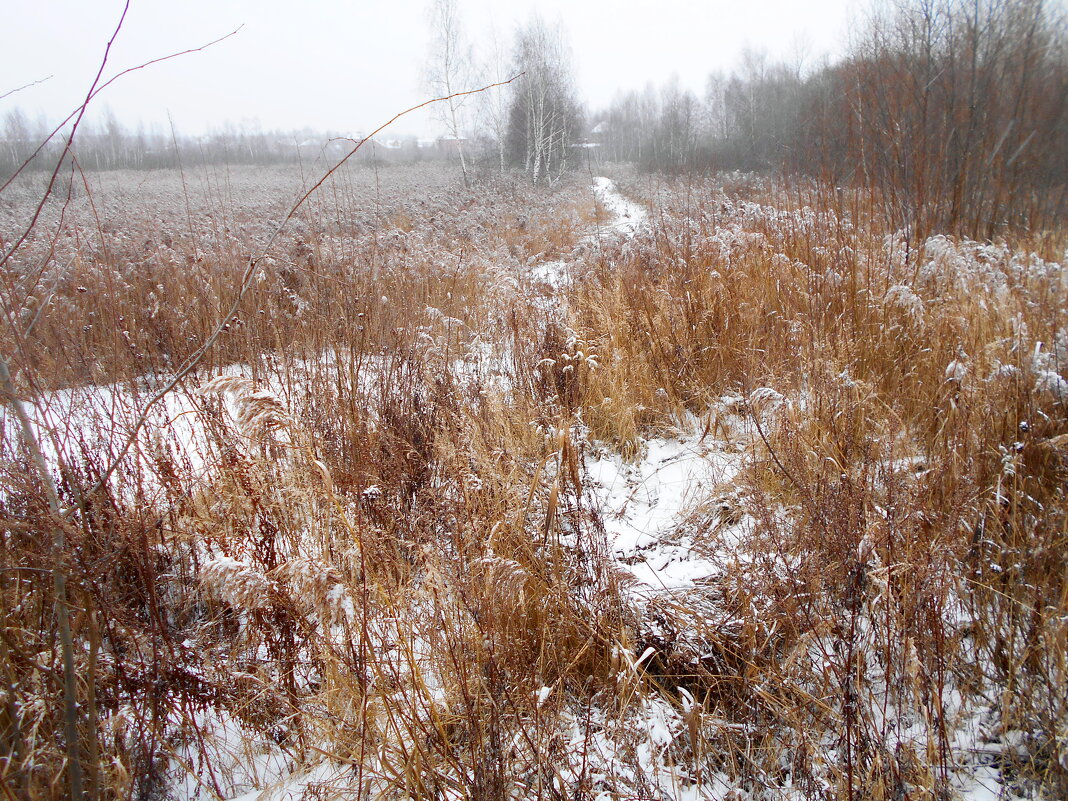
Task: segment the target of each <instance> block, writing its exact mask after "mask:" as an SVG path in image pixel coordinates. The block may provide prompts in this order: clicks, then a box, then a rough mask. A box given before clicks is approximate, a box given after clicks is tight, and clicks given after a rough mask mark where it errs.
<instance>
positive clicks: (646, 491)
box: [586, 434, 742, 592]
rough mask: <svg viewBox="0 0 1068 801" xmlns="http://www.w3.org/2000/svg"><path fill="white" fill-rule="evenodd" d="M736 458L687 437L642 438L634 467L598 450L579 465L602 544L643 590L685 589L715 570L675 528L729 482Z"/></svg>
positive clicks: (720, 446) (719, 446)
mask: <svg viewBox="0 0 1068 801" xmlns="http://www.w3.org/2000/svg"><path fill="white" fill-rule="evenodd" d="M741 458H742V456H741V454H739V453H738V452H737V451H736V450H734V449H733V447H732V446H729V445H727V444H726V443H722V442H710V441H708V440H707V438H703V437H702V436H700V435H699V434H689V435H683V436H680V437H679V438H677V439H652V440H648V441H647V442H646V452H645V455H644V457H643V458H642V459H641V460H640V461H638V462H637V463H635V464H627V463H626V462H624V461H623V459H622V457H620V456H619V455H618V454H609V453H606V452H601V453H599V454H597V455H596V456H594V457H593V458H590V459H588V460H587V463H586V469H587V473H588V475H589V482H590V491H591V492H592V493H593V495H594V497H595V498H596V501H597V506H598V508H599V509H600V511H601V515H602V518H603V520H604V527H605V531H606V532H607V534H608V540H609V544H610V545H611V547H612V550H613V553H614V555H615V557H616V559H617V560H619V562H620V564H621V566H622V567H623V569H625V570H627V571H628V572H630V573H631V575H633V576H634V578H635V579H636V580H637V581H638V582H639V584H640V585H642V591H643V592H644V591H648V590H650V589H651V590H675V589H683V588H688V587H692V586H694V585H695V583H696V582H698V581H700V580H701V579H702V578H706V577H708V576H710V575H712V574H714V573H715V572H716V569H717V567H716V563H715V562H714V561H712V560H710V559H708V558H705V557H703V556H699V555H697V554H695V553H694V552H693V548H692V542H691V540H690V538H689V536H688V535H685V534H680V532H679V525H680V523H682V522H683V521H684V520H685V519H686V517H687V516H688V514H689V513H690V512H693V511H695V510H696V509H697V508H698V506H699V504H701V502H703V501H705V500H707V499H708V497H709V496H710V495H711V494H712V493H713V492H714V490H715V489H716V488H717V487H721V486H724V485H726V484H727V483H728V482H729V481H730V480H731V479H732V478H733V477H734V475H735V474H736V473H737V472H738V470H739V468H740V467H741ZM676 535H678V536H676Z"/></svg>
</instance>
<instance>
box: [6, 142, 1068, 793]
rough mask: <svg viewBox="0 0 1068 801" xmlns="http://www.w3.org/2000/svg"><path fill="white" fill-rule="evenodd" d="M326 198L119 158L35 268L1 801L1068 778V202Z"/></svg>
mask: <svg viewBox="0 0 1068 801" xmlns="http://www.w3.org/2000/svg"><path fill="white" fill-rule="evenodd" d="M604 176H607V177H608V178H610V179H611V180H608V178H605V177H604ZM317 179H318V174H317V173H315V168H314V167H305V168H298V167H278V168H271V169H267V168H253V167H248V168H245V167H242V168H231V169H223V168H218V167H204V168H197V169H195V170H190V171H187V172H185V173H181V172H178V171H143V172H133V171H130V172H124V171H114V172H101V173H90V174H88V175H87V177H85V179H84V181H83V180H82V179H80V178H79V179H78V181H76V182H75V183H74V184H73V185H72V189H71V191H70V192H69V193H67V192H64V193H60V194H59V195H58V196H53V198H52V199H50V200H49V201H48V202H47V203H46V204H45V205H44V206H43V207H42V208H41V211H40V215H39V218H38V219H37V222H36V226H35V227H34V229H33V233H32V235H31V236H30V237H29V238H28V239H27V240H26V241H25V243H23V244H22V245H21V247H19V248H18V250H17V251H16V253H15V256H14V257H13V259H12V260H11V262H10V263H9V264H8V266H7V267H6V269H5V272H4V275H3V288H2V292H3V301H4V312H5V315H6V317H7V321H8V325H7V326H5V327H4V328H3V333H2V334H0V342H2V348H3V353H5V354H14V355H13V356H12V357H11V358H10V365H11V372H12V375H13V379H12V381H13V389H14V390H15V396H16V397H18V398H19V399H20V400H21V402H22V404H24V407H23V410H24V413H25V416H24V418H23V419H20V416H19V409H18V408H17V406H18V405H17V404H16V403H15V402H14V400H13V399H12V398H11V397H9V398H8V399H7V401H6V403H5V406H4V407H3V413H2V417H0V425H2V428H0V434H2V438H0V472H2V479H0V481H2V483H0V605H2V612H3V620H4V624H3V628H2V630H0V677H2V682H0V786H2V788H3V790H2V793H3V797H6V798H10V799H23V798H53V797H55V798H59V797H63V795H64V793H65V792H66V789H65V788H66V785H65V784H64V781H65V780H64V778H63V777H64V774H65V771H66V770H67V764H68V761H69V760H71V759H76V760H77V761H78V763H79V764H80V765H81V766H82V769H83V772H84V781H85V783H86V787H87V788H89V790H90V791H91V792H93V793H95V794H96V795H95V797H98V798H123V799H126V798H131V799H132V798H138V799H157V798H158V799H171V798H173V799H183V801H184V799H190V798H201V799H231V798H238V797H241V798H246V799H256V798H262V799H282V798H287V799H289V798H292V799H296V798H306V799H332V798H338V799H340V798H365V797H366V798H371V799H379V798H381V799H386V798H415V799H431V798H434V799H445V798H448V799H466V798H472V799H504V798H514V799H528V798H529V799H533V798H538V799H543V798H544V799H563V798H575V799H680V801H681V800H682V799H708V798H715V799H725V800H726V799H730V801H742V800H743V799H752V800H753V801H756V799H850V801H851V800H852V799H887V800H889V799H921V798H924V799H926V798H930V799H940V800H941V799H951V798H965V799H987V798H1016V797H1021V798H1035V797H1048V798H1063V797H1065V796H1066V795H1068V570H1066V562H1065V554H1066V552H1068V551H1066V544H1068V543H1066V533H1068V497H1066V491H1068V304H1066V303H1065V298H1066V297H1068V234H1066V232H1065V230H1063V229H1057V230H1041V231H1031V232H1029V233H1026V234H1018V235H1012V236H1009V237H1008V238H1002V239H996V240H994V241H991V242H983V243H979V242H973V241H969V240H966V239H961V238H956V237H949V236H944V235H939V234H936V235H932V236H929V237H927V238H925V239H924V240H923V241H920V242H915V241H911V240H910V239H909V237H908V236H907V235H906V234H904V233H902V232H901V231H898V230H895V229H894V227H893V226H892V225H890V224H889V223H888V221H887V214H886V213H885V209H886V204H885V203H884V200H883V199H882V198H880V197H879V196H878V194H877V193H876V192H875V191H861V190H848V189H839V190H837V191H830V192H826V191H823V190H821V189H819V188H818V186H817V185H816V184H814V183H808V182H806V181H804V180H801V179H798V180H796V181H793V182H787V181H785V180H774V181H773V180H771V179H768V178H763V177H756V176H751V175H747V174H739V173H732V174H718V175H715V174H708V175H703V176H700V177H698V176H694V175H689V176H682V177H677V178H668V177H664V176H653V175H647V174H639V173H636V172H634V171H633V170H632V169H629V168H624V167H620V166H613V165H603V166H602V167H601V168H600V169H598V170H587V171H576V172H574V173H572V174H568V175H565V176H564V177H562V178H561V179H560V180H559V181H558V182H557V183H555V184H554V185H553V186H552V187H548V186H545V185H539V186H538V187H537V188H534V187H532V186H530V184H529V182H527V181H525V180H524V178H523V176H522V175H520V174H518V173H516V174H507V175H482V176H476V177H475V179H474V180H473V181H471V183H470V185H465V182H463V181H461V179H460V176H459V175H458V174H457V173H456V172H455V171H453V170H451V169H449V168H448V167H446V166H445V165H443V164H440V163H439V164H426V165H419V164H415V165H406V166H403V165H402V166H396V165H394V166H389V167H382V168H380V169H377V170H376V169H373V168H372V167H370V166H366V165H361V166H359V167H354V168H351V169H342V170H340V171H338V172H337V173H335V174H334V175H333V176H332V177H331V178H330V179H329V180H328V181H327V182H326V183H325V184H323V186H322V187H320V188H319V189H318V190H317V191H316V192H315V193H313V194H312V195H311V196H310V197H309V199H308V201H307V202H306V203H304V204H303V205H302V206H300V208H299V209H297V210H296V212H295V213H292V214H291V213H290V212H291V209H292V208H293V204H294V201H295V200H296V199H297V198H298V197H299V196H300V195H301V193H302V192H304V191H306V190H307V189H308V188H310V187H312V186H313V185H314V183H315V181H316V180H317ZM23 180H24V182H23V183H17V184H14V185H13V186H12V187H10V188H9V189H8V190H7V191H5V192H4V193H3V195H2V197H0V237H2V240H3V244H4V249H5V250H6V249H7V248H8V247H9V246H10V245H11V243H12V242H14V241H16V239H17V237H18V235H19V234H20V232H22V231H25V230H27V228H28V227H29V225H30V220H31V218H32V216H33V214H34V210H35V204H36V203H37V202H38V201H39V200H40V198H41V197H42V186H41V184H40V180H38V179H37V178H33V177H31V178H29V179H23ZM201 352H202V355H201V356H198V358H197V359H196V360H195V363H191V362H190V361H189V357H190V355H191V354H199V353H201ZM176 377H178V379H179V380H177V381H176V380H175V378H176ZM8 394H10V393H8ZM31 434H32V436H30V435H31ZM35 442H36V444H38V445H39V447H40V451H41V454H42V458H41V461H40V463H38V462H37V461H36V460H35V459H34V447H35V444H34V443H35ZM42 467H43V468H44V469H43V470H42V469H41V468H42ZM50 486H54V487H55V497H54V498H53V497H51V493H50ZM64 583H65V588H64V587H63V586H62V585H63V584H64ZM57 593H58V595H57ZM64 593H65V594H66V603H65V604H64V603H63V602H62V600H63V599H62V596H63V594H64ZM57 599H58V601H59V602H58V603H57ZM57 610H58V612H57ZM64 621H68V622H69V625H70V627H71V633H70V637H71V640H72V642H73V654H72V659H73V664H72V665H66V666H65V665H64V661H63V650H64V649H63V647H62V640H63V639H64V637H65V636H66V635H65V634H64V633H63V632H64ZM72 668H73V670H72ZM71 675H74V676H75V677H76V682H75V684H74V686H73V689H72V690H71V689H70V688H68V692H73V693H74V694H75V695H76V697H77V702H78V705H77V715H76V719H73V720H72V719H71V718H70V716H69V715H68V716H67V717H66V718H65V715H64V692H65V690H64V681H65V677H69V676H71ZM72 726H73V728H72Z"/></svg>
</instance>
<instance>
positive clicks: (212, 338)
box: [63, 75, 519, 516]
mask: <svg viewBox="0 0 1068 801" xmlns="http://www.w3.org/2000/svg"><path fill="white" fill-rule="evenodd" d="M518 77H519V75H515V76H513V77H511V78H509V79H508V80H507V81H499V82H497V83H491V84H489V85H488V86H483V87H482V88H480V89H470V90H468V91H464V92H455V93H454V94H451V95H446V96H444V97H436V98H433V99H431V100H426V101H424V102H422V103H419V104H418V105H415V106H412V107H411V108H409V109H405V110H404V111H402V112H400V113H399V114H396V115H394V116H393V117H392V118H391V119H390V120H389V121H388V122H385V123H383V124H382V125H380V126H378V127H377V128H375V129H374V130H373V131H372V132H371V133H370V134H368V135H367V136H366V137H364V138H363V139H359V140H356V139H352V138H349V137H338V138H337V139H339V140H342V141H350V142H354V143H355V146H354V147H353V148H352V149H351V150H350V151H349V152H348V154H346V155H345V157H344V158H342V159H341V160H340V161H338V162H337V163H336V164H334V166H333V167H331V168H330V169H328V170H327V171H326V172H325V173H323V175H322V177H320V178H319V180H318V181H316V182H315V183H314V184H313V185H312V186H311V188H310V189H308V190H306V191H305V192H303V193H302V194H301V195H300V197H298V198H297V200H296V202H295V203H294V204H293V205H292V206H291V207H290V209H289V211H288V212H287V213H286V215H285V217H283V218H282V221H281V222H280V223H279V224H278V226H277V227H276V228H275V230H274V232H273V233H272V234H271V236H270V238H269V239H268V240H267V243H266V244H265V245H264V246H263V248H261V250H260V253H259V255H257V256H252V257H250V258H249V260H248V266H246V267H245V272H244V274H243V275H242V276H241V283H240V285H239V286H238V290H237V296H236V297H235V298H234V301H233V303H231V304H230V308H229V310H228V311H227V312H226V314H224V315H223V316H222V317H221V318H220V319H219V321H218V322H217V323H216V324H215V328H214V329H213V330H212V332H211V334H210V335H209V336H208V338H207V339H206V340H204V343H203V344H202V345H201V346H200V347H198V348H197V349H196V350H195V351H193V353H191V354H190V355H189V356H188V357H186V359H185V361H183V362H182V364H181V365H179V367H178V369H177V370H176V371H175V373H174V376H173V377H172V378H171V379H170V380H169V381H167V383H166V384H165V385H164V387H163V388H162V389H160V390H159V391H158V392H156V393H155V394H154V395H153V396H152V397H151V398H149V400H148V402H147V403H146V404H145V406H144V408H143V409H142V410H141V413H140V415H138V417H137V420H136V421H135V422H134V425H133V428H132V429H131V430H130V432H129V434H128V435H127V437H126V441H125V442H124V443H123V446H122V448H120V449H119V452H118V454H117V455H116V456H115V458H114V459H112V461H111V463H110V464H109V465H108V467H107V469H106V470H104V472H102V473H101V474H100V478H99V479H97V481H96V483H95V484H93V486H92V487H91V488H90V489H89V490H88V491H87V492H86V493H85V496H89V495H93V494H95V493H97V492H99V491H100V490H101V489H102V488H103V487H104V486H105V485H106V484H107V482H108V481H109V480H110V479H111V476H112V474H113V473H114V472H115V470H116V469H118V466H119V464H120V463H121V462H122V460H123V459H125V458H126V454H127V453H129V452H130V448H131V447H133V444H134V442H135V441H136V440H137V436H138V434H139V433H140V432H141V429H142V428H144V426H145V423H147V422H148V416H149V412H150V411H151V410H152V408H153V407H154V406H155V405H156V404H157V403H159V402H160V401H161V400H163V398H164V397H166V396H167V395H168V394H169V393H170V392H171V391H172V390H174V388H175V387H177V386H178V384H179V383H181V381H182V379H184V378H185V377H186V376H187V375H189V373H191V372H192V371H193V370H194V369H195V368H196V366H197V365H198V364H199V363H200V361H201V360H202V359H203V358H204V355H205V354H206V353H207V352H208V351H209V350H210V349H211V348H212V346H214V344H215V342H216V341H217V340H218V338H219V337H220V336H221V335H222V333H223V331H224V330H226V327H227V325H228V323H229V322H230V320H232V319H233V317H234V315H235V314H236V313H237V310H238V308H239V307H240V306H241V302H242V301H243V300H244V299H245V295H246V294H248V290H249V288H250V287H251V286H252V279H253V277H254V276H255V274H256V267H257V266H258V265H259V263H260V261H262V260H263V259H264V258H265V257H266V256H267V254H268V253H269V252H270V250H271V247H272V246H273V245H274V243H275V240H276V239H278V237H279V236H280V235H281V233H282V231H284V230H285V228H286V226H287V225H288V224H289V222H290V220H292V219H293V217H294V215H296V213H297V212H298V211H299V210H300V208H301V206H303V205H304V203H305V202H306V201H307V200H308V198H310V197H311V196H312V195H313V194H314V193H315V192H316V190H318V189H319V187H321V186H322V185H323V184H324V183H326V181H327V180H328V179H329V178H330V176H332V175H333V174H334V173H335V172H337V171H338V170H339V169H341V167H342V166H343V165H344V164H345V163H346V162H347V161H348V160H349V159H351V158H352V157H353V156H354V155H356V153H357V151H359V150H360V148H362V147H363V146H364V145H365V144H367V143H368V142H370V141H372V140H373V138H374V137H375V136H376V135H377V134H379V133H381V132H382V131H384V130H385V129H386V128H388V127H389V126H390V125H392V124H393V123H394V122H396V121H397V120H399V119H400V118H401V117H403V116H405V115H407V114H411V113H412V112H413V111H418V110H419V109H421V108H425V107H426V106H429V105H431V104H433V103H440V102H442V101H447V100H452V99H453V98H456V97H462V96H465V95H473V94H478V93H479V92H485V91H487V90H489V89H495V88H497V87H500V86H506V85H507V84H510V83H511V82H512V81H514V80H516V78H518ZM335 141H336V140H335ZM77 508H78V507H76V506H75V507H70V508H68V509H66V510H65V511H64V513H63V514H64V515H65V516H69V515H70V514H71V513H73V512H74V511H75V509H77Z"/></svg>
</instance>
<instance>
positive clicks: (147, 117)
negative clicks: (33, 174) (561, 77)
mask: <svg viewBox="0 0 1068 801" xmlns="http://www.w3.org/2000/svg"><path fill="white" fill-rule="evenodd" d="M5 5H6V13H5V15H4V16H5V28H6V33H7V35H6V36H5V46H4V48H2V49H0V75H2V76H3V78H2V79H0V95H3V94H4V93H7V92H10V91H11V90H14V89H17V88H19V87H22V86H24V85H26V84H33V83H34V82H37V81H40V83H36V84H35V85H31V86H29V87H27V88H25V89H22V90H21V91H18V92H15V93H13V94H10V95H8V96H7V97H5V98H4V99H2V100H0V114H4V113H6V112H8V111H9V110H10V109H12V108H14V107H16V106H17V107H19V108H21V109H23V110H24V111H25V112H26V114H27V115H28V116H29V117H30V118H32V119H36V118H38V117H40V116H43V117H44V118H46V119H47V120H48V121H49V122H57V121H58V120H60V119H62V118H63V117H65V116H66V114H67V113H69V111H70V110H71V109H73V108H74V107H76V106H77V105H78V104H79V103H80V102H81V100H82V99H83V98H84V96H85V92H86V90H87V88H88V86H89V85H90V84H91V82H92V80H93V78H94V76H95V75H96V73H97V70H98V69H99V67H100V62H101V59H102V57H103V54H104V51H105V46H106V44H107V42H108V40H109V38H110V36H111V34H112V32H113V31H114V29H115V26H116V24H117V22H118V20H119V18H120V16H121V15H122V10H123V3H121V2H117V1H116V0H94V2H91V3H87V2H79V0H51V1H50V2H45V3H42V2H33V1H31V0H8V2H7V3H6V4H5ZM428 6H429V2H428V0H395V1H394V2H389V3H381V2H373V3H372V2H366V1H364V2H340V1H339V0H315V1H313V2H309V3H307V4H304V6H303V7H302V8H301V9H299V10H298V9H296V8H295V7H294V5H293V4H292V3H289V2H282V0H225V1H224V2H212V1H211V0H190V1H189V2H183V3H174V2H167V1H166V0H134V2H131V3H130V7H129V11H128V13H127V15H126V19H125V21H124V23H123V26H122V30H121V31H120V33H119V35H118V37H117V39H116V41H115V43H114V46H113V47H112V48H111V51H110V53H109V56H108V63H107V66H106V68H105V70H104V74H105V77H107V76H109V75H113V74H115V73H116V72H118V71H120V70H123V69H127V68H130V67H136V66H137V65H139V64H142V63H144V62H146V61H149V60H152V59H157V58H159V57H161V56H165V55H168V54H170V53H175V52H180V51H183V50H187V49H190V48H196V47H200V46H202V45H204V44H206V43H208V42H211V41H213V40H216V39H218V38H219V37H222V36H225V35H226V34H229V33H231V32H232V31H236V33H234V34H233V35H232V36H230V37H229V38H227V39H225V40H224V41H222V42H219V43H217V44H215V45H213V46H211V47H209V48H207V49H206V50H204V51H202V52H198V53H192V54H189V55H184V56H181V57H179V58H175V59H173V60H169V61H165V62H163V63H159V64H155V65H152V66H150V67H148V68H146V69H144V70H141V71H137V72H134V73H132V74H129V75H126V76H124V77H123V78H122V79H121V80H120V81H118V82H117V83H116V84H115V85H113V86H112V87H109V89H108V90H107V91H106V92H105V93H104V94H102V95H101V97H100V98H99V101H98V103H97V104H95V109H96V111H95V113H96V114H97V115H100V114H102V113H104V112H105V111H106V110H110V111H111V112H113V113H114V115H115V116H116V117H118V119H119V120H120V121H121V122H122V123H123V124H124V125H127V126H130V127H136V126H137V125H138V124H140V123H143V124H144V125H145V126H146V127H147V128H149V129H151V128H153V127H157V128H159V129H167V128H169V126H170V123H171V122H172V121H173V124H174V126H175V128H177V130H178V131H180V132H181V133H185V134H196V133H201V132H207V131H211V130H219V129H221V128H223V127H224V126H226V125H227V124H230V125H234V126H237V127H241V128H244V129H246V130H256V129H264V130H271V129H283V130H293V129H299V128H304V127H308V128H313V129H316V130H324V131H339V132H346V133H360V132H366V131H368V130H370V129H372V128H374V127H377V126H378V125H380V124H381V123H382V122H383V121H385V120H387V119H389V118H390V117H392V116H393V115H394V114H396V113H397V112H398V111H400V110H402V109H405V108H407V107H410V106H413V105H416V104H418V103H420V102H421V101H423V100H425V99H427V98H428V97H429V93H428V90H427V88H426V85H425V82H424V81H423V78H422V74H423V67H424V64H425V62H426V53H427V48H428V43H429V41H430V38H431V33H430V28H429V24H428V21H427V20H428ZM862 8H863V6H862V5H861V4H860V3H858V2H855V1H854V2H850V0H818V2H814V3H797V2H792V1H791V0H757V1H756V2H749V3H737V2H725V1H724V0H717V2H698V1H696V0H666V2H661V3H657V4H655V5H653V6H651V5H650V4H648V3H638V2H633V1H631V2H611V1H610V0H578V1H577V2H574V1H573V2H564V0H545V1H543V2H516V3H508V4H506V5H502V4H498V3H494V2H492V0H461V2H460V3H459V13H460V16H461V24H462V26H463V28H464V30H465V32H466V35H467V37H468V38H469V39H470V40H471V42H472V45H473V47H474V49H475V55H476V57H478V58H479V59H481V60H483V61H491V60H492V59H493V57H494V54H495V53H497V54H499V62H500V64H501V65H502V66H506V65H507V62H508V59H509V53H510V51H511V45H512V42H513V38H514V31H515V29H516V27H517V26H518V25H520V24H521V23H523V22H525V21H526V20H528V19H529V18H530V16H531V15H532V14H535V13H537V14H539V15H541V16H542V17H543V18H545V19H546V20H547V21H548V22H549V23H559V24H560V25H561V26H562V27H563V29H564V31H565V33H566V38H567V40H568V41H569V44H570V46H571V49H572V51H573V56H574V63H575V73H576V80H577V83H578V89H579V94H580V98H581V100H582V101H584V102H585V103H586V104H587V105H588V106H589V107H590V108H593V109H596V108H600V107H604V106H606V105H607V104H608V103H609V102H610V101H611V100H612V98H613V97H614V96H615V95H616V93H617V92H619V91H621V90H629V89H640V88H642V87H643V86H645V85H646V84H648V83H652V84H656V85H659V84H662V83H663V82H664V81H666V80H668V79H669V78H670V77H672V76H673V75H674V76H678V79H679V81H680V83H681V85H682V86H683V87H684V88H689V89H692V90H694V91H696V92H700V91H702V88H703V86H704V83H705V80H706V78H707V76H708V74H709V72H711V71H717V70H718V71H722V70H729V69H730V68H731V67H732V66H733V65H734V64H736V63H737V62H738V61H739V58H740V56H741V54H742V53H743V52H744V51H745V50H746V49H747V48H748V49H750V50H755V51H758V52H765V53H767V55H768V56H769V57H770V58H772V59H776V60H783V61H787V62H790V63H798V64H800V66H801V67H802V68H805V67H811V66H814V65H816V64H818V63H819V61H820V60H821V59H822V58H824V57H826V56H833V55H835V54H837V53H840V52H841V51H842V49H843V48H844V46H845V44H846V42H847V40H848V35H849V25H850V21H851V20H852V19H853V18H855V17H859V16H861V11H862ZM392 132H393V133H394V134H397V135H401V134H411V135H420V136H427V135H431V136H432V135H436V134H438V133H440V129H439V128H438V127H437V126H436V123H435V121H434V120H433V119H432V117H431V116H430V115H429V114H427V113H419V114H414V115H411V116H409V117H406V118H405V119H404V120H402V121H401V122H399V123H398V124H397V125H396V126H395V128H394V129H393V131H392Z"/></svg>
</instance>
